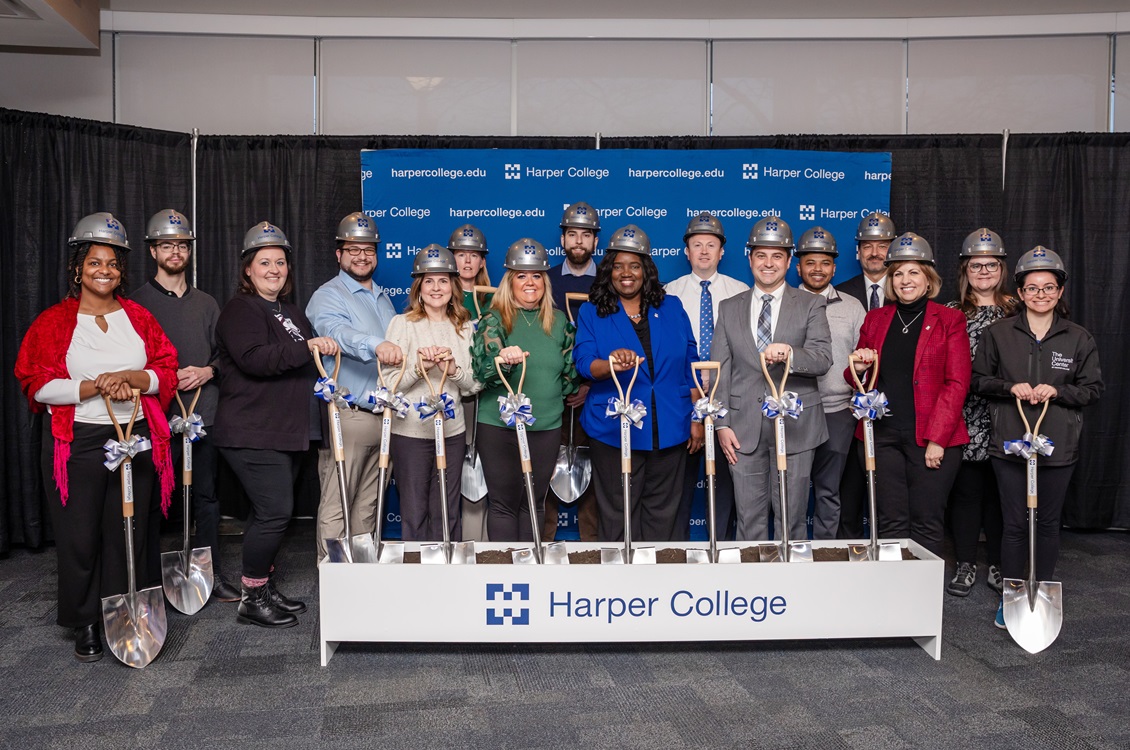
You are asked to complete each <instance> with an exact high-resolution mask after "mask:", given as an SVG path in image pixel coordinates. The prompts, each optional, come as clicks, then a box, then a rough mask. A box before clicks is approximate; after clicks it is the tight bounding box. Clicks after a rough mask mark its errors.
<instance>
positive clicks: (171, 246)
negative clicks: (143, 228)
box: [157, 242, 188, 253]
mask: <svg viewBox="0 0 1130 750" xmlns="http://www.w3.org/2000/svg"><path fill="white" fill-rule="evenodd" d="M157 249H158V250H160V251H161V252H163V253H171V252H172V251H174V250H180V251H181V252H182V253H187V252H188V243H187V242H158V243H157Z"/></svg>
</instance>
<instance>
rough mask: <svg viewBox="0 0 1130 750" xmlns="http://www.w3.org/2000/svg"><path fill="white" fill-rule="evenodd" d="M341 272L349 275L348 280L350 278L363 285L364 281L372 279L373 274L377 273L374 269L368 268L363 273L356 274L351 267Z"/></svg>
mask: <svg viewBox="0 0 1130 750" xmlns="http://www.w3.org/2000/svg"><path fill="white" fill-rule="evenodd" d="M341 270H343V271H345V272H346V273H347V274H349V278H351V279H353V280H354V281H356V282H359V283H361V284H364V283H365V282H366V281H368V280H369V279H371V278H373V274H374V273H376V272H377V269H376V268H370V269H369V270H368V271H366V272H365V273H357V272H356V271H354V270H353V266H350V267H349V268H343V269H341Z"/></svg>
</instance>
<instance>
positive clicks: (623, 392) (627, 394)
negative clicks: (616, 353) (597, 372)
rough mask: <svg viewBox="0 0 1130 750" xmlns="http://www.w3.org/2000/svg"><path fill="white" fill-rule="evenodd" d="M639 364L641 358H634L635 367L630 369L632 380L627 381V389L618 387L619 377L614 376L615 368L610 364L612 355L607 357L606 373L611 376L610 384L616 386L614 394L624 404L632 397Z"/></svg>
mask: <svg viewBox="0 0 1130 750" xmlns="http://www.w3.org/2000/svg"><path fill="white" fill-rule="evenodd" d="M640 362H643V357H640V356H637V357H636V366H635V368H633V369H632V379H631V380H629V381H628V387H627V388H621V387H620V376H619V375H617V374H616V367H615V366H614V365H613V364H612V355H611V354H609V355H608V371H609V372H610V373H611V374H612V382H613V383H615V384H616V392H617V393H619V394H620V400H621V401H623V402H624V403H627V402H628V399H630V398H631V397H632V386H633V385H635V384H636V377H637V376H638V375H639V374H640Z"/></svg>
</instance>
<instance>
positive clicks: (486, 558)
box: [475, 549, 514, 565]
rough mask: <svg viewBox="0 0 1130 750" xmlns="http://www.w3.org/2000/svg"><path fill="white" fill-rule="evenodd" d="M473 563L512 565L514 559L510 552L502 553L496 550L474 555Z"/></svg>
mask: <svg viewBox="0 0 1130 750" xmlns="http://www.w3.org/2000/svg"><path fill="white" fill-rule="evenodd" d="M475 562H476V563H477V564H479V565H513V564H514V557H513V555H511V554H510V550H506V551H505V552H503V551H502V550H497V549H488V550H487V551H486V552H479V553H477V554H476V555H475Z"/></svg>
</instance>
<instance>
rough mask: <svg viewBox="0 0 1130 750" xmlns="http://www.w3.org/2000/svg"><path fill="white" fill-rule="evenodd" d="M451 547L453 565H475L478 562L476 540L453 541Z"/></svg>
mask: <svg viewBox="0 0 1130 750" xmlns="http://www.w3.org/2000/svg"><path fill="white" fill-rule="evenodd" d="M451 547H452V549H451V564H452V565H474V564H475V563H476V558H475V543H474V542H452V545H451Z"/></svg>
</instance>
